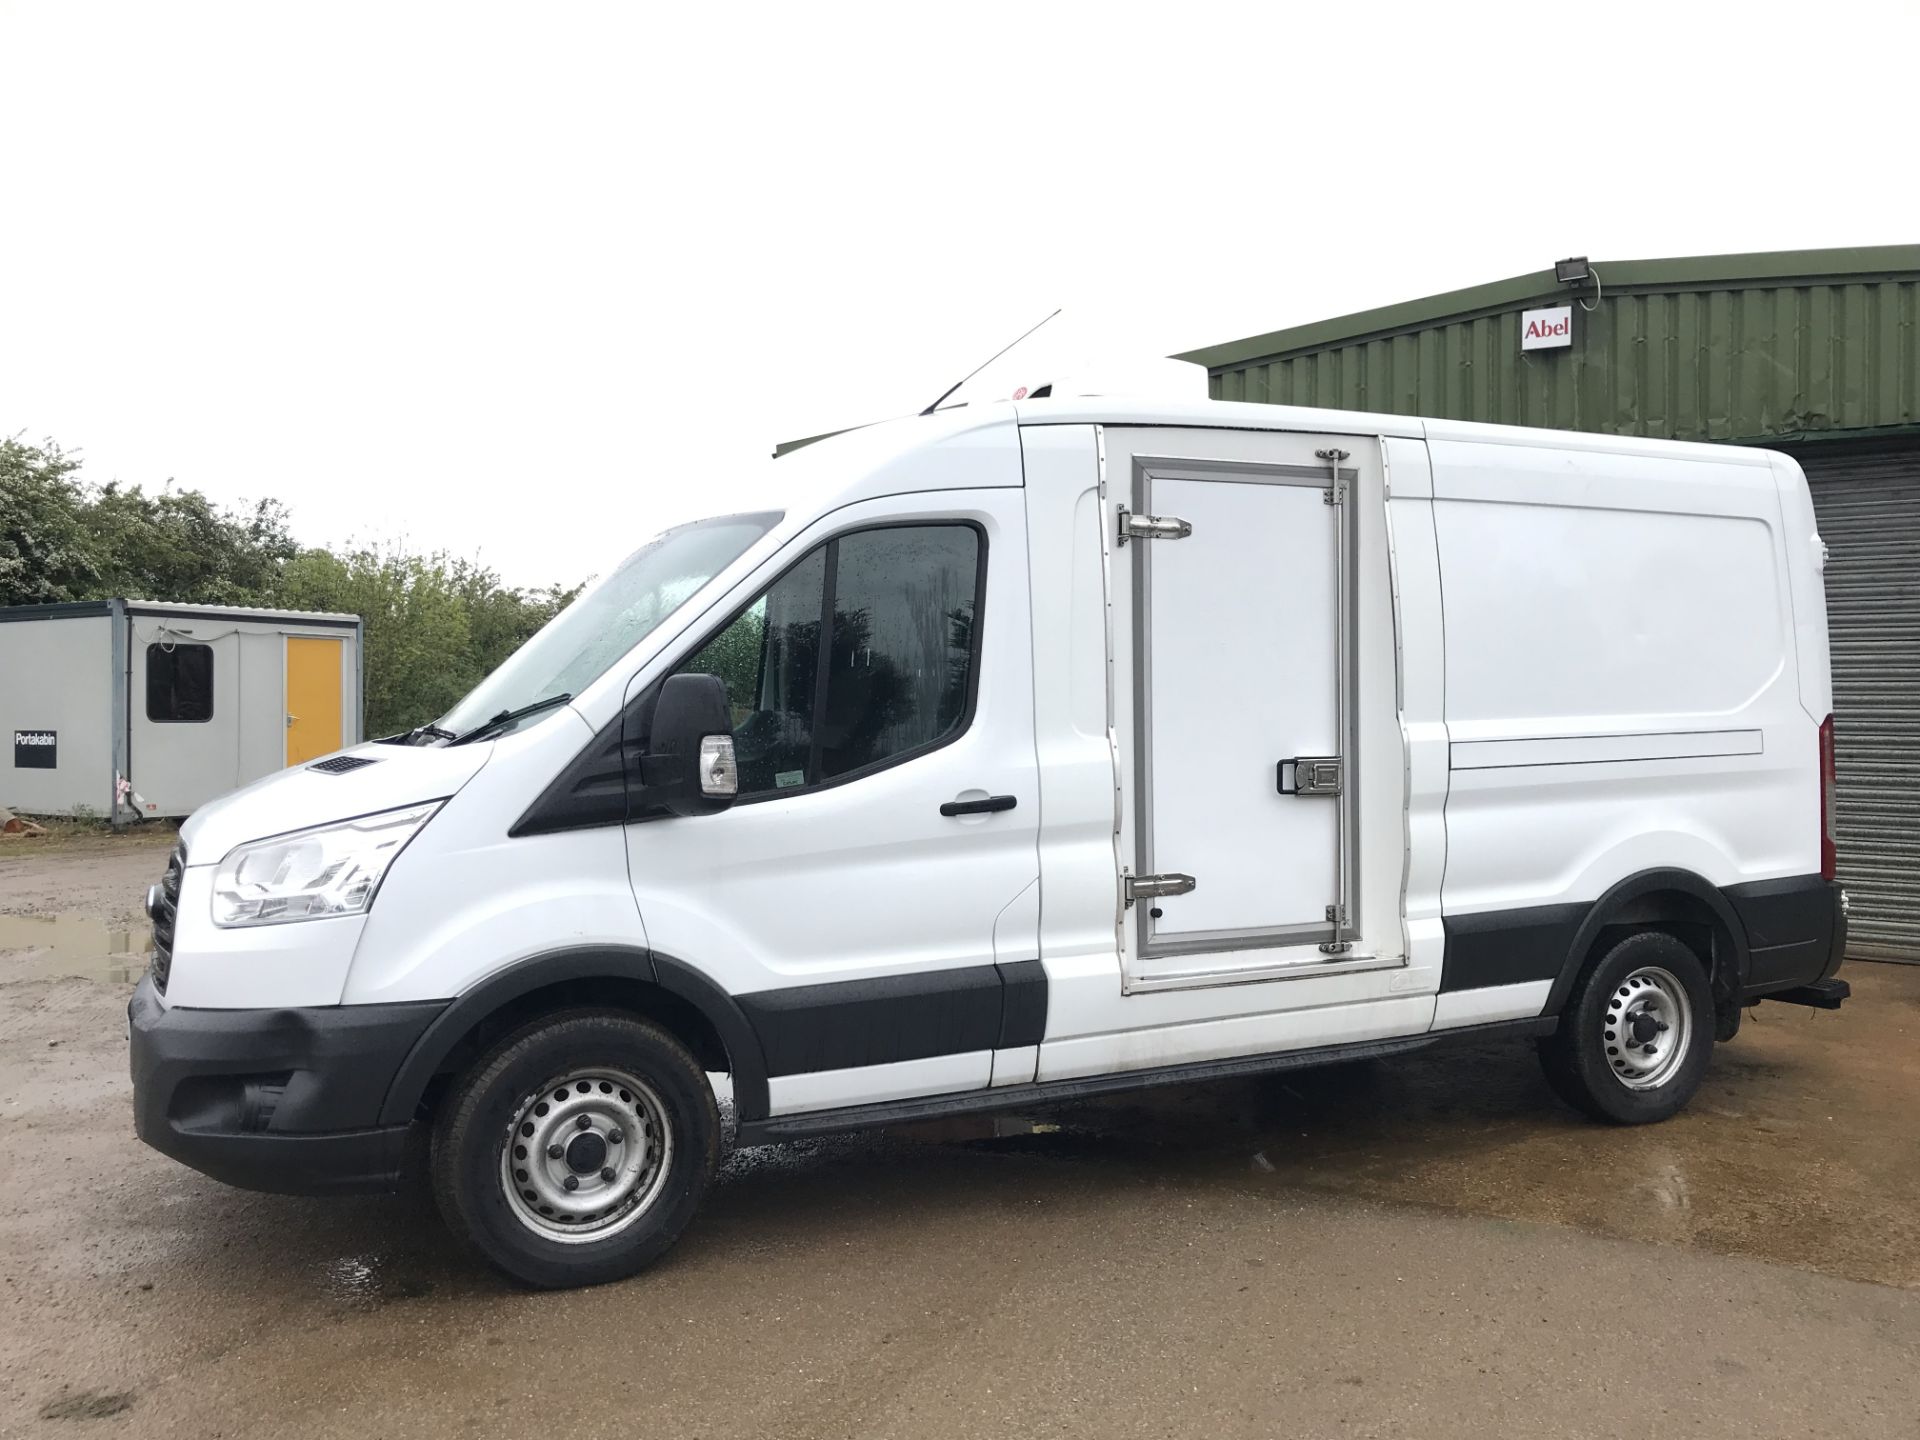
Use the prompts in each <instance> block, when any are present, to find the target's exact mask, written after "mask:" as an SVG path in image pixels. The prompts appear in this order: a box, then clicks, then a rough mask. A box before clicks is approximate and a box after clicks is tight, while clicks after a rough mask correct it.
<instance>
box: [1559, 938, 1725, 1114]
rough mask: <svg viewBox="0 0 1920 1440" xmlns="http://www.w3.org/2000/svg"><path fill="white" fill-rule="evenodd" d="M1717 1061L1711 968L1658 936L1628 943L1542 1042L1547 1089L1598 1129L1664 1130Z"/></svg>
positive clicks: (1601, 965)
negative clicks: (1661, 1123)
mask: <svg viewBox="0 0 1920 1440" xmlns="http://www.w3.org/2000/svg"><path fill="white" fill-rule="evenodd" d="M1712 1052H1713V992H1712V990H1711V989H1710V988H1709V986H1708V983H1707V971H1706V967H1705V966H1704V965H1702V964H1701V963H1700V957H1699V956H1697V955H1695V954H1694V953H1693V951H1692V950H1690V949H1689V948H1688V947H1687V946H1686V945H1685V944H1683V943H1682V942H1681V941H1679V940H1677V939H1675V938H1674V937H1673V936H1671V935H1668V934H1665V933H1663V932H1660V931H1653V930H1648V931H1642V932H1640V933H1639V934H1635V935H1629V936H1627V937H1626V938H1625V939H1624V940H1622V941H1620V943H1619V944H1617V945H1615V946H1614V947H1613V948H1612V949H1611V950H1608V951H1607V952H1606V953H1605V954H1604V955H1601V956H1600V957H1599V958H1598V959H1597V960H1595V961H1594V962H1593V963H1592V964H1591V965H1589V966H1588V968H1587V970H1586V971H1585V972H1584V973H1583V974H1582V975H1581V977H1580V978H1579V980H1578V981H1576V982H1575V983H1574V987H1573V993H1572V994H1571V995H1569V996H1568V997H1567V1004H1566V1008H1565V1009H1563V1010H1562V1011H1561V1012H1560V1026H1559V1029H1557V1030H1556V1031H1555V1032H1554V1033H1553V1034H1552V1035H1551V1036H1549V1037H1548V1038H1547V1039H1545V1040H1543V1041H1541V1042H1540V1063H1541V1066H1542V1068H1543V1069H1544V1070H1545V1071H1546V1073H1547V1080H1548V1081H1549V1083H1551V1084H1552V1086H1553V1088H1554V1090H1555V1091H1556V1092H1558V1094H1559V1095H1560V1098H1561V1099H1563V1100H1565V1101H1566V1102H1567V1103H1568V1104H1570V1105H1573V1106H1575V1107H1577V1108H1578V1109H1581V1110H1584V1111H1586V1112H1587V1113H1588V1114H1589V1115H1591V1116H1593V1117H1594V1118H1595V1119H1597V1120H1611V1121H1613V1122H1614V1123H1615V1124H1619V1125H1644V1124H1647V1123H1648V1122H1650V1121H1654V1120H1665V1119H1666V1118H1667V1117H1668V1116H1669V1115H1672V1114H1674V1113H1675V1112H1676V1111H1678V1110H1679V1109H1680V1108H1681V1107H1682V1106H1684V1105H1685V1104H1686V1103H1687V1101H1689V1100H1691V1099H1692V1098H1693V1092H1694V1091H1696V1090H1698V1089H1699V1088H1700V1081H1701V1079H1702V1077H1703V1076H1705V1074H1706V1071H1707V1061H1708V1059H1709V1058H1710V1056H1711V1055H1712Z"/></svg>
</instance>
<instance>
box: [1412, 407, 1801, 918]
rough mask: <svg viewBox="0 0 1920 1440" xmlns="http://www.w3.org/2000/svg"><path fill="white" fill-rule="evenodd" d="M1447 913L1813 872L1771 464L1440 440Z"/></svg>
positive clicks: (1708, 455) (1719, 453)
mask: <svg viewBox="0 0 1920 1440" xmlns="http://www.w3.org/2000/svg"><path fill="white" fill-rule="evenodd" d="M1428 449H1429V453H1430V454H1431V456H1432V462H1433V476H1434V480H1433V484H1434V501H1433V517H1434V526H1435V531H1436V534H1437V536H1438V540H1439V550H1440V572H1441V583H1442V588H1443V592H1444V606H1445V617H1446V618H1445V624H1446V721H1447V729H1448V733H1449V736H1450V739H1451V764H1452V776H1451V781H1450V797H1449V800H1448V804H1447V832H1448V856H1447V869H1446V885H1445V900H1446V910H1447V912H1448V913H1449V914H1471V913H1473V912H1476V911H1493V910H1507V909H1512V908H1515V907H1518V906H1523V905H1541V904H1549V903H1553V902H1555V901H1562V900H1566V901H1577V900H1592V899H1595V898H1597V897H1598V896H1599V895H1601V894H1603V893H1604V892H1605V891H1606V890H1607V889H1608V887H1609V886H1611V885H1612V884H1614V883H1615V882H1617V881H1619V880H1622V879H1625V878H1626V877H1628V876H1630V875H1633V874H1635V873H1636V872H1638V871H1641V870H1648V869H1657V868H1662V867H1678V868H1681V869H1684V870H1687V871H1690V872H1692V873H1694V874H1696V875H1698V876H1700V877H1701V878H1702V879H1704V880H1706V881H1708V882H1709V883H1711V884H1713V885H1715V886H1727V885H1730V884H1734V883H1737V882H1740V881H1750V880H1762V879H1767V878H1771V877H1774V876H1786V875H1795V874H1806V873H1808V872H1809V871H1812V870H1817V869H1818V867H1819V854H1818V835H1819V820H1818V815H1817V809H1816V807H1817V803H1818V792H1817V788H1816V787H1815V786H1814V785H1813V784H1812V783H1810V781H1809V778H1808V777H1809V776H1810V775H1812V774H1813V773H1814V769H1815V765H1816V763H1817V757H1816V753H1815V752H1816V748H1817V736H1816V734H1815V727H1814V725H1812V724H1810V723H1809V721H1808V714H1807V710H1806V708H1805V707H1804V706H1803V704H1802V703H1801V698H1800V693H1799V685H1798V679H1797V673H1798V672H1797V663H1796V657H1795V653H1794V634H1795V627H1794V619H1793V597H1792V594H1791V591H1790V587H1789V583H1788V581H1787V575H1788V573H1789V566H1788V556H1787V552H1786V550H1785V547H1784V544H1783V540H1782V519H1781V511H1780V504H1779V497H1778V491H1777V489H1776V487H1775V485H1774V484H1773V483H1772V475H1771V471H1770V469H1769V461H1768V457H1766V456H1765V455H1761V454H1757V453H1753V452H1743V451H1738V450H1719V449H1707V448H1705V447H1699V448H1697V449H1689V450H1686V451H1685V452H1684V457H1683V458H1678V459H1676V458H1664V457H1662V458H1656V457H1653V456H1649V455H1644V454H1633V453H1625V454H1615V453H1609V452H1608V451H1604V450H1603V451H1599V452H1597V453H1596V452H1595V451H1592V450H1588V451H1575V450H1571V449H1569V448H1567V447H1565V446H1564V445H1561V444H1558V443H1555V444H1551V445H1538V444H1532V443H1526V442H1524V441H1522V440H1521V439H1519V438H1516V437H1505V436H1503V437H1501V438H1500V439H1499V440H1497V441H1488V440H1485V439H1475V440H1472V441H1467V440H1434V441H1430V442H1429V446H1428Z"/></svg>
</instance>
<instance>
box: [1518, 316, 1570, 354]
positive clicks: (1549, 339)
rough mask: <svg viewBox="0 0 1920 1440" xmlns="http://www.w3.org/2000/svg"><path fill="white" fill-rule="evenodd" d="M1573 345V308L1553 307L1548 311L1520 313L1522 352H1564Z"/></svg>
mask: <svg viewBox="0 0 1920 1440" xmlns="http://www.w3.org/2000/svg"><path fill="white" fill-rule="evenodd" d="M1571 344H1573V307H1572V306H1571V305H1555V306H1553V307H1552V308H1551V309H1548V310H1522V311H1521V312H1520V348H1521V349H1522V350H1564V349H1566V348H1567V347H1568V346H1569V345H1571Z"/></svg>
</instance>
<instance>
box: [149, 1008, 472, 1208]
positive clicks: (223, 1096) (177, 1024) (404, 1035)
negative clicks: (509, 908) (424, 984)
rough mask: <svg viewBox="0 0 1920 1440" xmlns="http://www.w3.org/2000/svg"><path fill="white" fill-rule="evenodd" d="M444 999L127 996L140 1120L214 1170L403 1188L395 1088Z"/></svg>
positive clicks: (304, 1182) (312, 1185) (152, 1139)
mask: <svg viewBox="0 0 1920 1440" xmlns="http://www.w3.org/2000/svg"><path fill="white" fill-rule="evenodd" d="M445 1008H446V1005H445V1002H442V1001H429V1002H426V1003H421V1004H408V1005H335V1006H323V1007H314V1008H309V1009H298V1010H196V1009H189V1008H186V1007H183V1006H178V1005H176V1006H172V1007H168V1006H167V1005H165V1004H163V1003H162V1002H161V1000H160V997H159V995H158V994H156V993H155V991H154V988H153V980H152V978H151V977H148V978H146V979H143V980H142V981H141V982H140V985H139V988H137V989H136V990H135V991H134V992H133V999H132V1000H131V1001H129V1002H128V1004H127V1036H128V1067H129V1069H130V1070H131V1071H132V1073H133V1128H134V1132H135V1133H136V1134H137V1135H138V1136H139V1137H140V1138H141V1139H142V1140H144V1141H145V1142H146V1143H147V1144H149V1145H151V1146H153V1148H154V1149H156V1150H158V1151H160V1152H161V1153H162V1154H163V1155H169V1156H171V1157H172V1158H174V1159H175V1160H178V1161H180V1162H181V1163H182V1164H184V1165H190V1166H192V1167H193V1168H194V1169H195V1170H198V1171H200V1172H201V1173H202V1174H203V1175H210V1176H212V1177H213V1178H214V1179H216V1180H221V1181H224V1182H226V1183H227V1184H229V1185H238V1186H240V1187H242V1188H243V1189H248V1190H270V1191H274V1192H277V1193H279V1194H284V1195H318V1194H336V1193H343V1192H352V1191H369V1190H386V1189H391V1188H392V1187H393V1185H394V1184H395V1182H397V1181H398V1179H399V1178H400V1172H401V1169H402V1165H403V1161H404V1158H405V1155H406V1150H407V1137H408V1133H409V1131H410V1130H411V1129H412V1126H410V1125H381V1124H380V1123H379V1119H380V1107H381V1104H382V1103H383V1102H384V1101H385V1099H386V1094H387V1087H388V1086H389V1085H390V1084H391V1083H392V1080H393V1077H394V1073H395V1072H396V1071H397V1070H398V1069H399V1068H400V1063H401V1061H403V1060H404V1059H405V1058H406V1056H407V1053H408V1051H410V1050H411V1049H412V1048H413V1045H414V1042H415V1041H417V1040H418V1039H419V1038H420V1036H421V1035H422V1034H423V1033H424V1032H425V1030H426V1028H427V1026H428V1025H430V1024H432V1023H433V1021H434V1019H435V1017H436V1016H438V1015H439V1014H440V1013H441V1011H443V1010H444V1009H445Z"/></svg>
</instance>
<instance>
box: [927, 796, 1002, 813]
mask: <svg viewBox="0 0 1920 1440" xmlns="http://www.w3.org/2000/svg"><path fill="white" fill-rule="evenodd" d="M1019 803H1020V801H1019V800H1018V798H1016V797H1015V796H1012V795H989V796H987V798H986V799H984V800H949V801H947V803H946V804H944V805H942V806H941V807H940V813H941V814H942V815H949V816H951V815H991V814H993V813H994V812H995V811H998V810H1011V809H1013V807H1014V806H1016V805H1018V804H1019Z"/></svg>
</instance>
